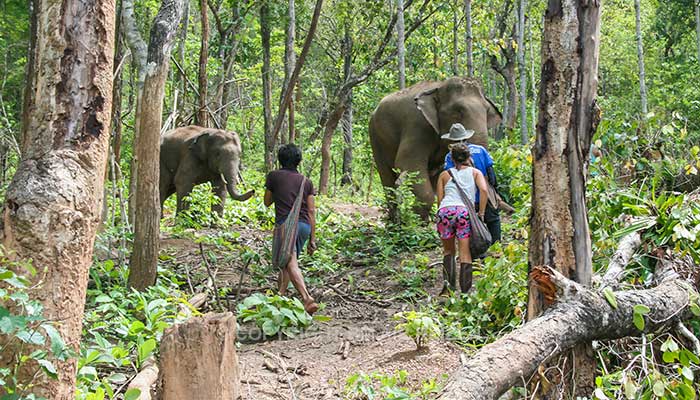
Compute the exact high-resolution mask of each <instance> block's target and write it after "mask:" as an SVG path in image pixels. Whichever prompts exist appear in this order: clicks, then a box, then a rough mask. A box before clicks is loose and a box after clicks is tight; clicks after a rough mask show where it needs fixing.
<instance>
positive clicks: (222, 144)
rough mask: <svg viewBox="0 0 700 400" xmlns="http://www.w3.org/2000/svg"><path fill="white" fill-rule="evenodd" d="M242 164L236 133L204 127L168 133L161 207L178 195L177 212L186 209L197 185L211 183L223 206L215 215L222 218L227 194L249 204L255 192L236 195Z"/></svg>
mask: <svg viewBox="0 0 700 400" xmlns="http://www.w3.org/2000/svg"><path fill="white" fill-rule="evenodd" d="M240 164H241V141H240V139H239V138H238V134H236V132H227V131H224V130H221V129H210V128H203V127H201V126H194V125H191V126H184V127H181V128H176V129H173V130H171V131H169V132H166V133H165V134H164V135H163V137H162V138H161V140H160V185H159V186H160V207H161V214H162V209H163V203H165V200H166V199H167V198H168V197H170V195H172V194H173V193H177V211H178V212H180V211H182V210H183V209H185V208H186V204H185V202H184V201H183V199H184V197H185V196H187V195H188V194H190V192H191V191H192V188H194V186H195V185H198V184H200V183H204V182H211V186H212V190H213V191H214V194H215V195H216V196H218V197H219V199H221V202H220V203H219V204H217V205H215V206H213V207H212V211H214V212H217V213H219V215H221V214H222V213H223V209H224V201H225V200H226V192H227V191H228V193H229V195H230V196H231V198H232V199H234V200H239V201H245V200H248V199H249V198H250V197H251V196H253V194H254V193H255V191H253V190H251V191H249V192H247V193H245V194H242V195H241V194H239V193H238V192H237V191H236V183H237V182H238V172H239V170H240Z"/></svg>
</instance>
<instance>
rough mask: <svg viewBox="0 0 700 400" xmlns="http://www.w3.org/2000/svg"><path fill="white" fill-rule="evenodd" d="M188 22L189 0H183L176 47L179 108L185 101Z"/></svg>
mask: <svg viewBox="0 0 700 400" xmlns="http://www.w3.org/2000/svg"><path fill="white" fill-rule="evenodd" d="M189 24H190V1H189V0H185V10H184V11H183V14H182V29H181V30H180V42H179V44H178V49H177V54H178V62H179V63H180V65H181V66H182V70H180V71H179V72H180V73H179V74H178V75H177V76H178V77H179V79H178V80H179V83H180V93H181V94H180V98H181V99H182V100H181V101H180V104H181V107H180V108H181V109H186V104H187V103H186V102H187V75H186V74H185V48H186V47H187V46H186V44H187V33H188V32H187V30H188V29H189ZM179 115H180V116H183V115H185V113H180V114H179ZM182 122H183V121H182V118H180V121H179V122H178V123H177V126H180V124H181V123H182Z"/></svg>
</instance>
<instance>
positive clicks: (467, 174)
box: [437, 143, 488, 293]
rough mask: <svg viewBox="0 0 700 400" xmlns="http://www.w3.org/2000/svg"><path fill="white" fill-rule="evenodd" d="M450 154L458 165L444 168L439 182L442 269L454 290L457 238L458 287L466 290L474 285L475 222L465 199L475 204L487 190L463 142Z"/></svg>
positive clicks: (482, 212) (481, 215)
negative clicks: (472, 238) (478, 195)
mask: <svg viewBox="0 0 700 400" xmlns="http://www.w3.org/2000/svg"><path fill="white" fill-rule="evenodd" d="M450 148H451V150H450V154H451V156H452V160H453V161H454V164H455V166H454V167H453V168H450V169H448V170H445V171H443V172H442V173H441V174H440V176H439V177H438V182H437V198H438V204H439V205H438V212H437V231H438V234H439V236H440V240H441V241H442V247H443V269H444V271H445V275H446V276H445V278H446V279H445V280H446V281H447V283H448V284H449V287H450V288H451V289H452V290H456V286H457V282H456V281H457V269H456V265H455V237H456V238H457V243H458V246H459V263H460V273H459V286H460V289H461V290H462V293H466V292H467V291H468V290H469V289H470V288H471V286H472V273H473V268H472V255H471V251H470V249H469V238H470V236H471V232H472V221H470V218H469V212H468V209H467V207H468V205H467V204H466V203H465V202H466V201H469V202H471V205H473V204H474V200H475V198H476V190H477V188H478V189H479V190H481V191H483V192H484V193H486V190H487V187H486V179H484V175H483V174H482V173H481V171H479V170H478V169H476V168H473V167H471V166H470V158H471V153H470V151H469V147H468V146H467V145H466V144H464V143H457V144H453V145H452V146H450ZM487 201H488V200H487V198H486V196H482V197H481V199H480V200H479V203H478V215H479V218H481V219H482V220H483V219H484V216H485V212H486V203H487Z"/></svg>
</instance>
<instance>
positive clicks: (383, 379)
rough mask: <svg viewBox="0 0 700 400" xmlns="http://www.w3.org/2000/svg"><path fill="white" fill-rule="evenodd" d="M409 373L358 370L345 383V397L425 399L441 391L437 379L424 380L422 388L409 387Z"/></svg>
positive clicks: (363, 398) (372, 399)
mask: <svg viewBox="0 0 700 400" xmlns="http://www.w3.org/2000/svg"><path fill="white" fill-rule="evenodd" d="M407 381H408V373H407V372H406V371H404V370H400V371H398V372H396V373H395V374H392V375H385V374H381V373H377V372H375V373H372V374H369V375H368V374H365V373H364V372H358V373H355V374H353V375H351V376H349V377H348V378H347V380H346V383H345V390H344V397H343V398H345V399H348V400H418V399H421V400H425V399H429V398H433V396H434V395H435V394H437V393H439V392H440V385H439V384H438V382H437V380H436V379H429V380H425V381H423V382H422V384H421V387H420V389H418V390H411V389H409V388H408V387H407Z"/></svg>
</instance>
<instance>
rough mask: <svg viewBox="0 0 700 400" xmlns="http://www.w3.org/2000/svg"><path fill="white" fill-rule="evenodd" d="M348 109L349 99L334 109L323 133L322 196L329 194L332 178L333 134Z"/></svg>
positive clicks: (319, 183) (320, 179)
mask: <svg viewBox="0 0 700 400" xmlns="http://www.w3.org/2000/svg"><path fill="white" fill-rule="evenodd" d="M346 107H347V98H343V99H341V101H340V102H339V103H338V104H337V105H336V106H335V107H333V111H332V112H331V114H330V115H329V116H328V121H327V122H326V124H325V128H324V131H323V140H322V141H321V175H320V177H319V180H318V192H319V193H320V194H328V179H329V178H330V170H331V167H330V160H331V144H332V142H333V133H334V132H335V128H337V127H338V122H340V118H341V117H342V116H343V113H345V108H346Z"/></svg>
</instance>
